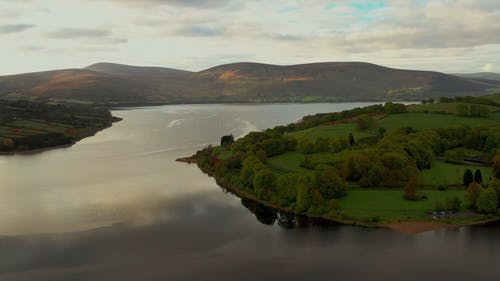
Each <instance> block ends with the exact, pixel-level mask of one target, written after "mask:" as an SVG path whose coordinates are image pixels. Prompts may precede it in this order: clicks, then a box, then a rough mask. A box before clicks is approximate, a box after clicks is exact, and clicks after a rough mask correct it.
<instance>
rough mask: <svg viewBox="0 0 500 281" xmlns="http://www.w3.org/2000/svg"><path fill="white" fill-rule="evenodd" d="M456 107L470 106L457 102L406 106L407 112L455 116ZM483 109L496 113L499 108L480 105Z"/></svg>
mask: <svg viewBox="0 0 500 281" xmlns="http://www.w3.org/2000/svg"><path fill="white" fill-rule="evenodd" d="M457 105H467V106H469V105H470V104H468V103H457V102H450V103H429V104H415V105H410V106H408V111H409V112H424V111H428V112H448V113H451V114H457V113H458V111H457ZM481 106H484V107H487V108H488V109H489V110H490V112H494V111H498V110H500V108H498V107H495V106H490V105H481Z"/></svg>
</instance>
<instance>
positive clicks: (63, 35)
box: [45, 28, 128, 44]
mask: <svg viewBox="0 0 500 281" xmlns="http://www.w3.org/2000/svg"><path fill="white" fill-rule="evenodd" d="M45 36H46V37H47V38H51V39H88V40H92V41H95V42H99V43H110V44H121V43H127V42H128V39H126V38H117V37H113V33H112V32H111V31H109V30H106V29H100V28H62V29H58V30H55V31H52V32H49V33H47V34H46V35H45Z"/></svg>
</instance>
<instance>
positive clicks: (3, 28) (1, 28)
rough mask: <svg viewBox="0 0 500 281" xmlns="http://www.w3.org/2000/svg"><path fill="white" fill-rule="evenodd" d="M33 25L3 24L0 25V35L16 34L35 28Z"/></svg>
mask: <svg viewBox="0 0 500 281" xmlns="http://www.w3.org/2000/svg"><path fill="white" fill-rule="evenodd" d="M35 26H36V25H34V24H5V25H0V34H8V33H17V32H22V31H25V30H28V29H30V28H33V27H35Z"/></svg>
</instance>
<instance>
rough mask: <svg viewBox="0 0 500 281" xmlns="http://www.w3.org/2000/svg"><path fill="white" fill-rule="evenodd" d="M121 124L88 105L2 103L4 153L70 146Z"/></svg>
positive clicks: (0, 120) (0, 142)
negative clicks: (116, 123)
mask: <svg viewBox="0 0 500 281" xmlns="http://www.w3.org/2000/svg"><path fill="white" fill-rule="evenodd" d="M120 120H121V119H120V118H118V117H113V116H112V115H111V113H110V111H109V110H108V109H106V108H100V107H96V106H92V105H87V104H78V103H56V102H52V103H42V102H33V101H29V100H25V99H16V100H0V153H1V154H12V153H20V152H23V153H25V152H34V151H40V150H44V149H47V148H53V147H64V146H70V145H72V144H74V143H75V142H77V141H79V140H81V139H83V138H85V137H88V136H92V135H94V134H95V133H96V132H98V131H100V130H102V129H105V128H107V127H109V126H111V124H112V123H113V122H117V121H120Z"/></svg>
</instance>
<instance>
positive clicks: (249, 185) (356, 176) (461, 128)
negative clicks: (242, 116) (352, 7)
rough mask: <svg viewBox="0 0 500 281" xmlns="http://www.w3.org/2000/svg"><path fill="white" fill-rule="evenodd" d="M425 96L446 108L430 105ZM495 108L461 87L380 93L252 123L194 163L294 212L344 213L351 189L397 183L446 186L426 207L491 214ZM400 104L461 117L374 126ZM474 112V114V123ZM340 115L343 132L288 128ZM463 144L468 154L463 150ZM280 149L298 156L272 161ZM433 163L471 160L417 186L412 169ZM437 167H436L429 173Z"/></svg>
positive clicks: (335, 122)
mask: <svg viewBox="0 0 500 281" xmlns="http://www.w3.org/2000/svg"><path fill="white" fill-rule="evenodd" d="M430 104H432V106H433V107H439V108H446V109H447V110H441V109H438V110H432V109H433V107H430ZM444 105H446V107H444ZM465 108H466V109H467V110H465ZM429 109H431V110H430V111H429ZM498 109H500V107H499V104H497V103H496V102H494V101H492V100H489V99H484V98H477V97H466V98H457V99H450V98H443V99H441V100H440V101H439V103H434V101H433V100H425V101H423V102H422V105H419V106H405V105H404V104H398V103H391V102H388V103H386V104H385V105H373V106H368V107H364V108H355V109H352V110H347V111H342V112H337V113H328V114H317V115H314V116H306V117H304V118H303V119H302V120H301V121H300V122H298V123H292V124H288V125H286V126H277V127H275V128H272V129H267V130H265V131H261V132H252V133H250V134H248V135H247V136H245V137H243V138H241V139H238V140H236V141H235V142H234V143H233V142H231V143H228V142H227V141H226V142H225V143H224V145H223V146H219V147H207V148H205V149H203V150H201V151H198V152H197V159H198V165H199V166H200V167H201V169H203V170H204V171H205V172H207V173H209V174H212V175H213V176H214V177H215V178H216V180H217V181H218V182H219V183H220V184H221V185H222V186H224V187H226V188H228V189H230V190H233V191H236V192H237V193H238V194H240V195H242V196H243V197H245V196H246V197H249V198H254V199H256V200H258V201H259V202H265V203H267V204H268V205H271V206H276V207H279V208H282V209H284V210H288V211H292V212H295V213H297V214H308V215H311V216H323V217H328V218H334V219H350V218H349V217H348V216H347V215H346V214H344V212H343V211H342V210H343V209H344V207H346V206H344V204H343V203H342V202H343V201H342V200H341V199H342V198H343V197H346V196H347V197H349V194H350V193H351V192H353V193H354V192H358V191H357V190H358V189H362V190H380V191H382V190H384V191H385V190H387V189H389V190H390V192H394V191H397V190H400V194H401V198H402V200H406V201H420V200H427V195H426V193H428V194H431V193H432V194H434V193H433V192H436V191H437V190H443V194H447V193H446V192H445V190H447V189H454V190H453V191H449V194H450V196H444V197H443V196H442V195H439V196H441V197H443V198H442V199H440V200H439V201H434V210H435V211H450V212H451V211H453V212H455V211H461V210H464V209H472V210H474V211H476V212H478V213H485V214H495V213H496V212H497V208H498V207H499V206H500V180H499V178H500V120H499V119H497V117H498V116H497V115H498V112H497V110H498ZM410 110H417V111H418V112H419V113H418V114H420V115H419V116H424V117H425V116H429V117H431V116H436V115H437V116H439V115H450V117H453V118H463V119H457V120H458V124H455V125H449V124H446V123H443V124H441V125H440V126H438V127H436V126H435V124H430V125H428V127H429V128H428V129H425V128H424V129H417V128H413V127H411V126H407V125H406V124H405V123H404V121H401V124H398V126H396V127H394V126H393V127H394V128H392V127H391V128H385V127H384V126H383V124H384V122H388V121H384V120H389V118H391V116H396V117H398V118H395V120H399V119H401V120H404V119H403V118H400V117H402V116H405V114H411V113H409V111H410ZM466 118H476V119H473V120H472V119H470V120H472V121H473V122H471V123H473V124H475V125H468V124H462V123H465V122H461V120H469V119H466ZM476 120H479V121H482V120H484V124H481V123H480V122H479V123H478V122H476ZM443 122H444V121H443ZM346 124H347V125H348V126H351V127H350V128H352V132H347V131H346V133H345V134H343V135H338V134H331V136H320V137H307V138H298V137H297V136H299V135H300V134H301V132H304V131H305V130H307V131H305V132H307V133H308V134H309V135H314V133H315V132H316V131H317V129H318V130H319V128H322V130H326V129H334V128H335V126H346ZM424 125H425V124H424ZM426 126H427V125H426ZM424 127H425V126H424ZM431 127H432V128H431ZM315 130H316V131H315ZM356 135H361V136H362V137H356ZM470 153H473V154H474V155H472V156H469V155H468V154H470ZM287 155H289V156H290V157H293V156H295V155H297V157H300V164H299V165H300V167H295V168H294V169H296V170H288V171H286V170H280V169H279V168H276V165H273V163H274V162H276V161H275V160H276V159H280V157H285V156H287ZM284 159H285V158H284ZM438 160H439V162H436V161H438ZM285 162H286V161H285ZM435 163H444V164H446V163H448V164H446V165H456V166H457V167H459V166H460V165H465V164H470V165H476V166H477V167H478V169H477V170H476V171H475V173H476V175H472V178H471V177H470V175H469V174H472V173H473V171H471V170H470V169H467V171H466V173H465V174H464V175H463V182H461V183H460V184H459V185H457V184H448V185H447V184H437V183H436V184H433V183H431V184H429V185H427V186H425V187H424V186H423V185H422V183H420V182H419V178H420V177H419V174H420V173H425V171H433V169H434V168H435V167H434V166H435ZM288 164H289V163H285V166H286V165H288ZM474 167H475V166H474ZM479 168H481V169H483V170H484V169H486V171H490V172H491V171H492V172H491V173H492V175H491V176H488V177H487V178H486V176H485V177H483V175H482V173H481V170H480V169H479ZM440 176H444V175H439V174H437V177H440ZM460 176H461V177H462V175H460ZM426 189H427V190H429V191H428V192H426ZM351 190H352V191H351ZM452 192H455V193H452ZM458 192H461V193H458ZM456 194H465V195H464V196H457V195H456ZM441 197H440V198H441ZM371 219H372V221H373V222H375V221H378V220H384V218H380V217H373V218H371Z"/></svg>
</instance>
